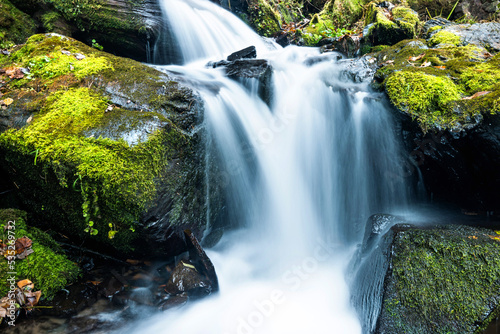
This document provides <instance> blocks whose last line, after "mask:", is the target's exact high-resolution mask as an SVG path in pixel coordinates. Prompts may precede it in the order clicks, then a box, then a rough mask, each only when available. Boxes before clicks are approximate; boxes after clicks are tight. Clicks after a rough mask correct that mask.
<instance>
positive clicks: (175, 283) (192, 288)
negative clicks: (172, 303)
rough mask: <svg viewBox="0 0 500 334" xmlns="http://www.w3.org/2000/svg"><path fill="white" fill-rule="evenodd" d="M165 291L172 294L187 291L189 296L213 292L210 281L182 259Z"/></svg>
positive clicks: (196, 296) (195, 296) (205, 294)
mask: <svg viewBox="0 0 500 334" xmlns="http://www.w3.org/2000/svg"><path fill="white" fill-rule="evenodd" d="M165 291H167V292H168V293H170V294H172V295H180V294H182V293H184V292H185V293H186V294H187V295H188V296H189V297H194V298H198V297H203V296H207V295H209V294H210V293H211V292H212V286H211V284H210V281H209V280H208V279H207V277H205V276H204V275H202V274H201V273H199V272H198V270H196V268H195V266H194V265H193V264H192V263H191V262H190V261H187V260H181V261H179V263H178V264H177V266H176V267H175V269H174V271H173V272H172V276H170V279H169V281H168V283H167V286H166V287H165Z"/></svg>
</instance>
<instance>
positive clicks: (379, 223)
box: [363, 214, 404, 249]
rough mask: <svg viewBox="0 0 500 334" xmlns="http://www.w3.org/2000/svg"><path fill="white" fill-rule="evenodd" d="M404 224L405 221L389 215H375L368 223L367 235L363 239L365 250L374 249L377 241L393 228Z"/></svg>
mask: <svg viewBox="0 0 500 334" xmlns="http://www.w3.org/2000/svg"><path fill="white" fill-rule="evenodd" d="M403 223H404V220H403V219H402V218H399V217H396V216H392V215H389V214H374V215H372V216H370V218H368V221H367V223H366V229H365V235H364V237H363V249H369V248H371V247H373V246H374V244H375V242H377V239H378V238H379V237H380V236H382V235H383V234H385V233H386V232H387V231H388V230H389V229H390V228H391V227H392V226H394V225H396V224H403Z"/></svg>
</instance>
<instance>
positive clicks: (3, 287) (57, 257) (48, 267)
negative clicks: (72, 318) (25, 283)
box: [0, 209, 79, 299]
mask: <svg viewBox="0 0 500 334" xmlns="http://www.w3.org/2000/svg"><path fill="white" fill-rule="evenodd" d="M9 221H13V222H15V225H14V226H15V230H14V232H15V237H16V238H22V237H24V236H27V237H28V238H30V239H31V240H32V242H33V245H32V249H33V251H34V253H32V254H30V255H28V257H27V258H25V259H23V260H15V263H14V264H13V266H14V269H15V270H10V268H9V263H8V261H7V259H5V258H4V257H2V258H0V296H5V295H6V294H7V292H8V291H9V287H8V286H7V281H6V279H7V272H10V271H14V272H17V275H16V280H21V279H29V280H31V281H33V283H35V288H36V289H37V290H41V291H42V298H49V299H50V298H51V297H52V296H53V295H54V294H55V293H56V292H57V291H59V290H61V289H63V288H64V287H65V286H66V285H68V284H70V283H72V282H73V281H75V280H76V279H77V278H78V276H79V269H78V266H76V265H75V264H74V263H72V262H71V261H69V260H68V259H67V258H66V257H65V256H64V254H63V252H62V250H61V248H60V247H59V245H58V244H57V243H56V242H55V241H54V240H53V239H52V238H51V237H50V236H49V235H48V234H47V233H44V232H42V231H41V230H39V229H37V228H35V227H30V226H28V225H26V213H25V212H23V211H19V210H13V209H4V210H0V231H1V232H0V236H2V233H3V234H4V235H5V233H6V232H4V226H5V225H6V224H7V223H8V222H9ZM5 236H6V235H5ZM5 236H4V238H5ZM4 238H2V239H4ZM4 240H5V239H4Z"/></svg>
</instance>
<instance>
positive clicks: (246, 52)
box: [227, 46, 257, 61]
mask: <svg viewBox="0 0 500 334" xmlns="http://www.w3.org/2000/svg"><path fill="white" fill-rule="evenodd" d="M243 58H257V49H256V48H255V46H249V47H247V48H244V49H242V50H240V51H236V52H234V53H231V54H230V55H229V56H228V57H227V60H228V61H235V60H238V59H243Z"/></svg>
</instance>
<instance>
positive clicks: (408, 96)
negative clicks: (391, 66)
mask: <svg viewBox="0 0 500 334" xmlns="http://www.w3.org/2000/svg"><path fill="white" fill-rule="evenodd" d="M386 90H387V94H388V95H389V98H390V99H391V101H392V103H393V104H394V105H395V106H396V107H397V108H399V109H400V110H403V111H405V112H406V113H408V114H409V115H411V116H412V117H414V118H417V119H418V122H419V123H420V124H421V125H423V127H424V129H426V128H427V127H429V126H435V125H436V124H450V125H451V126H453V121H454V120H455V118H456V117H455V116H454V115H453V108H452V105H451V102H453V101H457V100H459V99H460V97H461V95H460V91H459V90H458V87H457V86H456V85H455V84H454V83H453V81H451V79H449V78H447V77H443V76H441V77H439V76H433V75H430V74H425V73H418V72H417V73H411V72H409V71H404V72H396V73H394V74H393V75H391V76H390V77H389V78H388V79H387V81H386Z"/></svg>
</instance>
